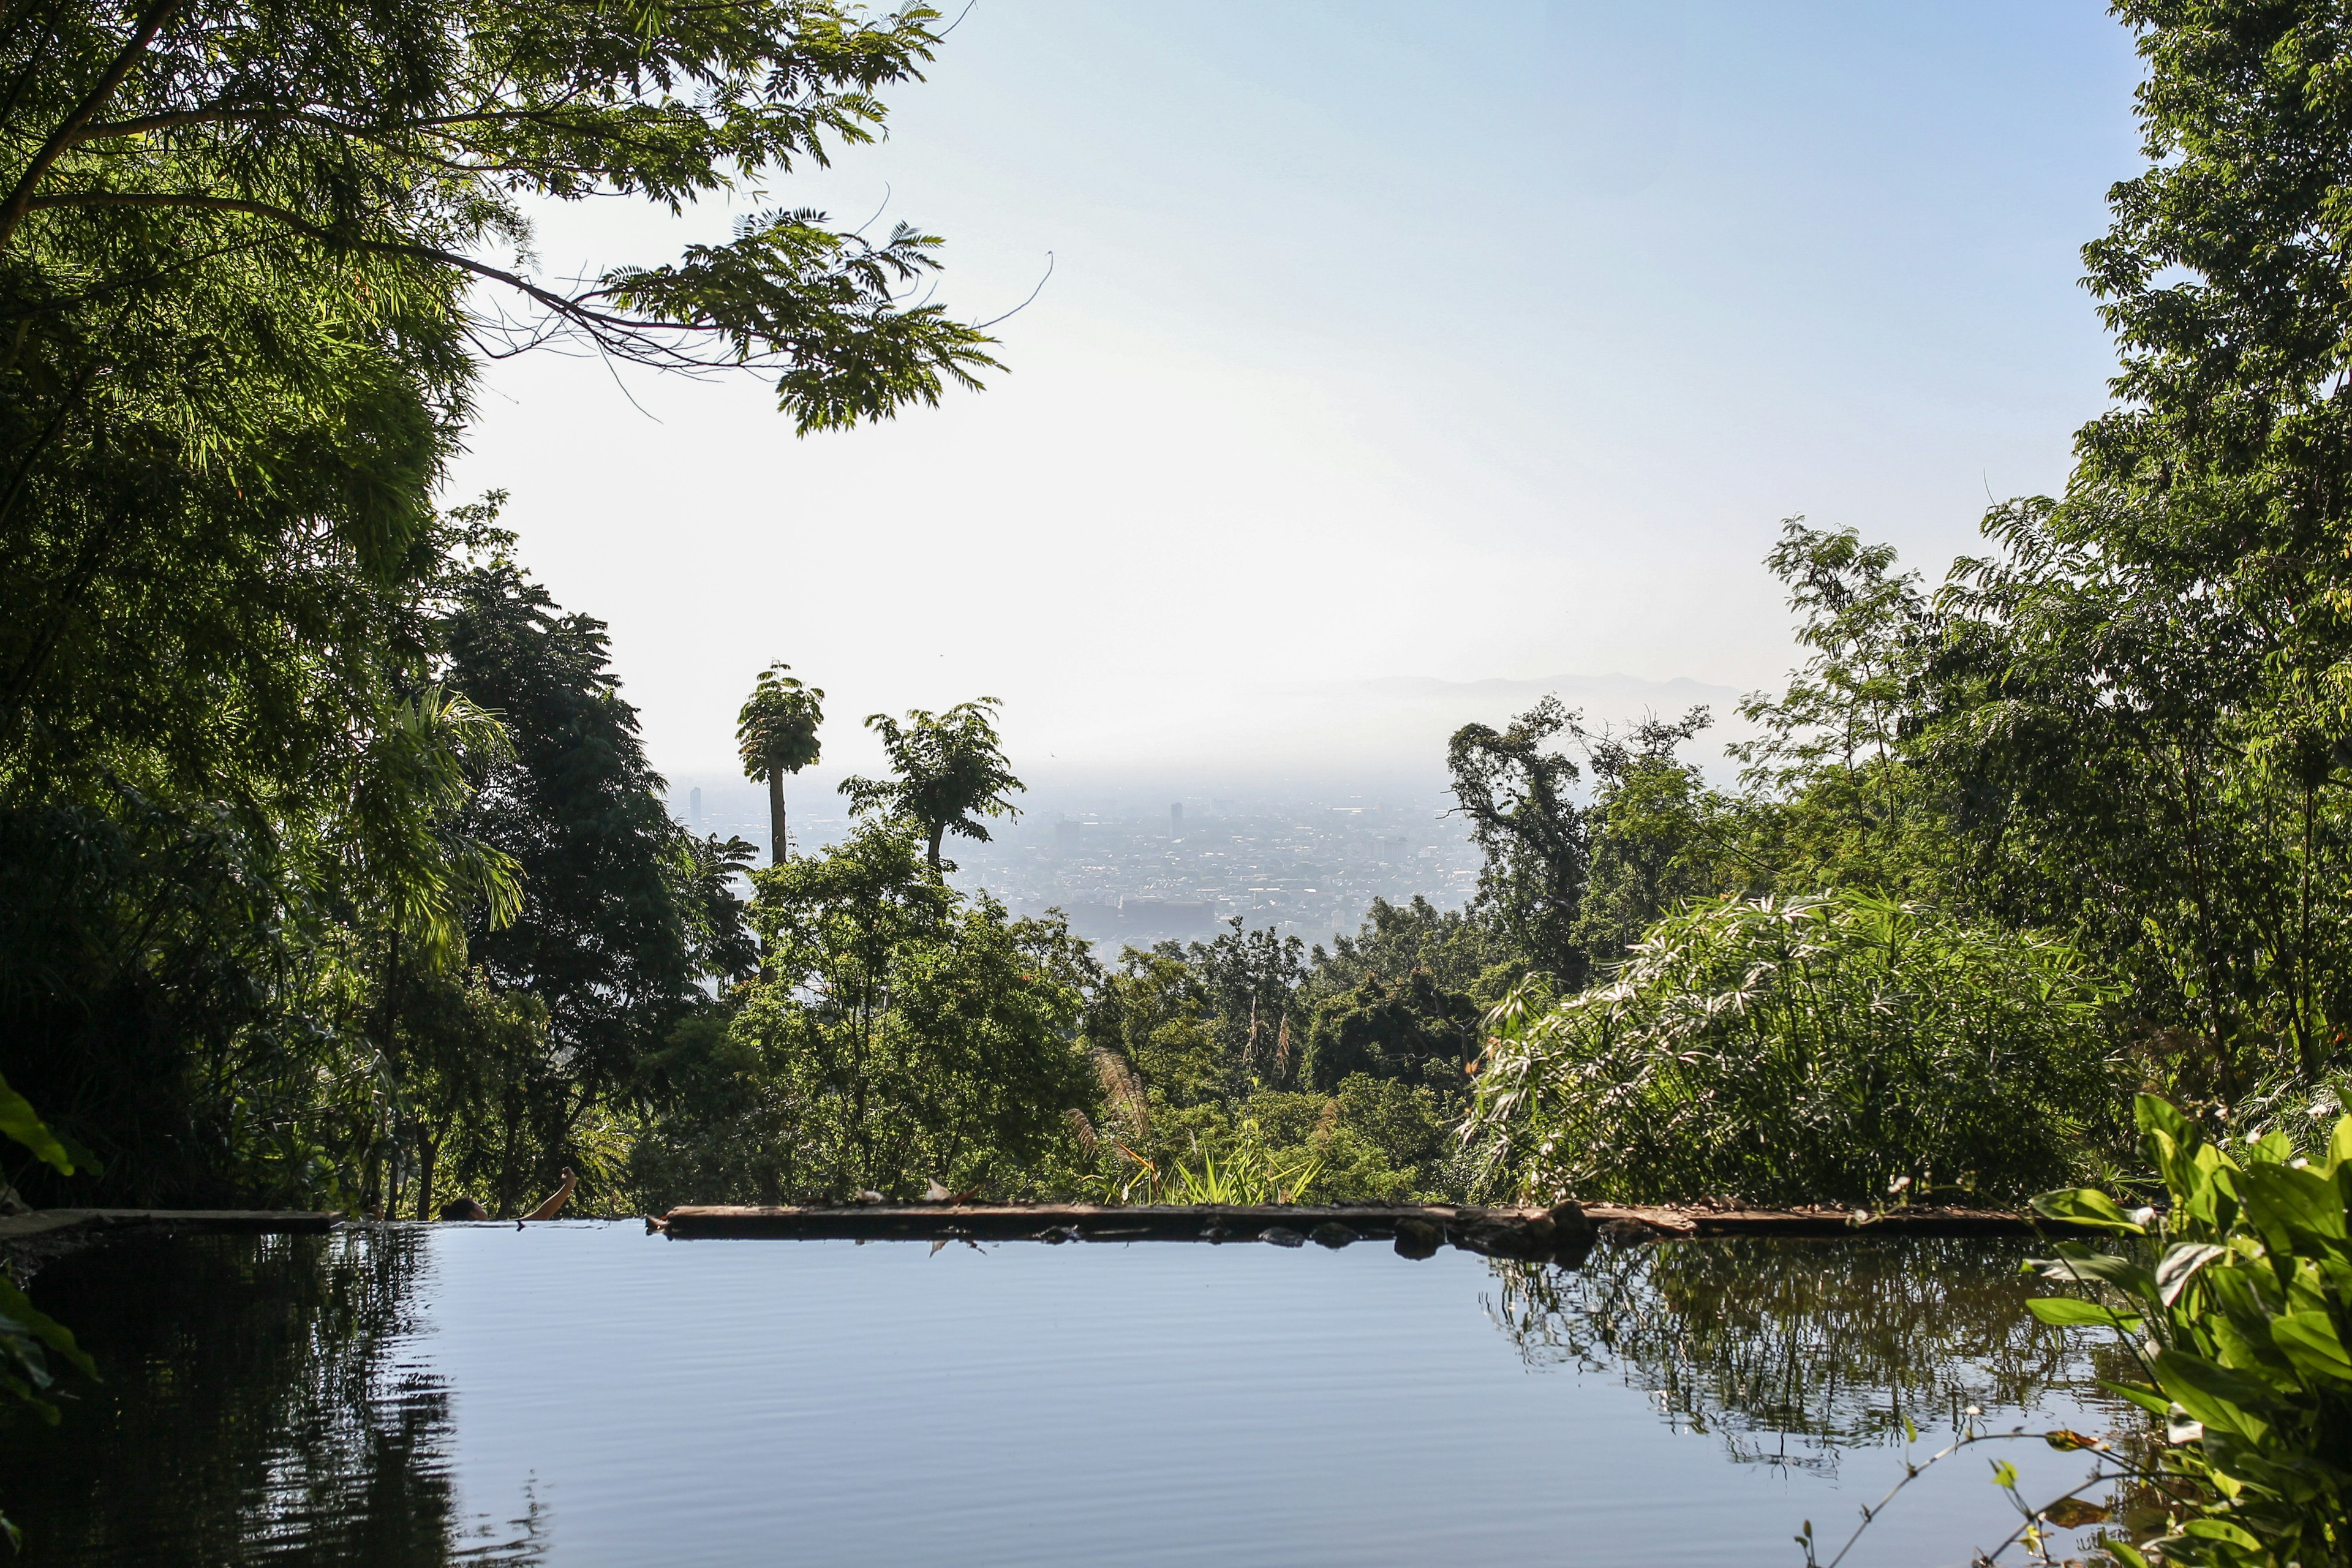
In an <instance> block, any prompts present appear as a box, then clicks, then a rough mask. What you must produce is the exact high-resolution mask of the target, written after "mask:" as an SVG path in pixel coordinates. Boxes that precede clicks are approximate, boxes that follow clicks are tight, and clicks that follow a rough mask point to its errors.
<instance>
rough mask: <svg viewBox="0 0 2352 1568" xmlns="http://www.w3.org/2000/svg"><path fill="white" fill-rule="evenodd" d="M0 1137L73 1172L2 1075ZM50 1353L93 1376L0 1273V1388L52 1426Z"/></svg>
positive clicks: (60, 1147)
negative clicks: (49, 1397)
mask: <svg viewBox="0 0 2352 1568" xmlns="http://www.w3.org/2000/svg"><path fill="white" fill-rule="evenodd" d="M0 1136H5V1137H6V1138H8V1139H9V1140H11V1141H12V1142H16V1143H21V1144H23V1145H24V1146H25V1147H26V1148H27V1149H29V1150H31V1151H32V1152H33V1153H34V1155H35V1157H36V1158H37V1159H38V1160H40V1162H41V1163H43V1164H45V1165H47V1166H49V1167H51V1168H52V1169H53V1170H55V1171H56V1172H57V1173H58V1174H59V1175H61V1176H70V1175H72V1174H73V1173H74V1162H73V1156H72V1154H71V1153H70V1152H68V1151H67V1149H66V1146H65V1145H64V1144H63V1143H61V1142H58V1137H57V1134H56V1133H54V1132H51V1131H49V1130H48V1128H47V1126H46V1125H44V1124H43V1123H42V1121H41V1118H40V1115H39V1113H38V1112H37V1111H35V1110H34V1109H33V1108H32V1106H31V1105H30V1104H29V1103H27V1102H26V1099H25V1097H24V1096H23V1095H21V1094H18V1093H17V1092H16V1090H15V1089H11V1088H9V1087H8V1080H7V1079H4V1078H0ZM50 1352H56V1353H57V1354H58V1355H59V1356H62V1357H63V1358H65V1360H66V1361H68V1362H69V1363H72V1364H73V1365H74V1366H75V1367H76V1368H78V1369H79V1370H80V1371H81V1372H82V1373H84V1374H86V1375H88V1376H89V1377H96V1376H97V1375H98V1367H97V1364H96V1363H93V1362H92V1361H91V1360H90V1359H89V1352H86V1351H84V1350H83V1349H82V1348H81V1347H80V1346H79V1345H78V1344H76V1343H74V1337H73V1331H72V1330H70V1329H68V1328H67V1327H66V1326H65V1325H64V1324H62V1323H59V1322H57V1321H54V1320H53V1319H51V1318H50V1317H49V1316H48V1315H47V1313H45V1312H43V1311H41V1310H40V1309H38V1308H37V1307H35V1306H34V1305H33V1303H32V1302H31V1300H28V1299H27V1298H26V1295H25V1292H24V1291H23V1290H22V1289H19V1288H18V1287H17V1284H16V1281H15V1280H14V1279H9V1278H8V1276H7V1274H6V1272H5V1271H0V1388H5V1389H6V1390H7V1391H8V1395H9V1397H10V1398H11V1399H12V1400H14V1401H15V1402H16V1404H18V1405H23V1406H25V1407H26V1408H27V1409H29V1410H31V1411H32V1412H33V1413H34V1414H36V1415H38V1416H40V1418H41V1419H42V1420H44V1421H47V1423H49V1424H50V1425H51V1426H55V1425H57V1421H58V1407H57V1406H56V1405H53V1404H51V1403H50V1402H49V1400H48V1399H47V1394H48V1391H49V1388H50V1387H51V1385H52V1384H55V1383H56V1382H57V1375H56V1373H52V1372H51V1371H50V1370H49V1354H50ZM0 1532H5V1534H6V1535H7V1537H8V1543H9V1544H10V1545H11V1546H15V1545H17V1544H19V1543H20V1539H21V1538H20V1534H19V1532H18V1531H17V1529H16V1525H14V1524H13V1523H11V1522H9V1520H8V1516H7V1515H5V1514H0Z"/></svg>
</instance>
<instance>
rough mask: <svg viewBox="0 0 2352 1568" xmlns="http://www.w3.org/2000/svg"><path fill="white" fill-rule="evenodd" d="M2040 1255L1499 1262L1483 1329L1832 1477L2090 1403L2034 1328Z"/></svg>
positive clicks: (1740, 1244)
mask: <svg viewBox="0 0 2352 1568" xmlns="http://www.w3.org/2000/svg"><path fill="white" fill-rule="evenodd" d="M2032 1251H2033V1244H2032V1243H2030V1242H2024V1241H2019V1242H1996V1241H1982V1240H1955V1239H1931V1238H1925V1237H1909V1238H1896V1237H1884V1238H1869V1239H1863V1238H1857V1239H1854V1240H1850V1241H1849V1240H1840V1241H1820V1242H1806V1241H1790V1240H1765V1239H1759V1238H1751V1237H1737V1238H1735V1237H1727V1238H1723V1239H1720V1240H1711V1241H1665V1242H1659V1243H1656V1244H1654V1245H1649V1246H1633V1247H1610V1246H1603V1247H1599V1248H1597V1249H1596V1250H1594V1251H1593V1252H1592V1254H1591V1256H1590V1257H1589V1258H1586V1259H1585V1260H1584V1262H1583V1263H1582V1265H1581V1266H1580V1267H1579V1268H1573V1269H1568V1268H1557V1267H1554V1266H1551V1265H1548V1264H1528V1263H1510V1262H1505V1261H1502V1260H1499V1259H1498V1260H1496V1262H1495V1263H1494V1271H1495V1279H1496V1289H1494V1290H1492V1291H1490V1292H1488V1293H1487V1294H1486V1296H1485V1298H1484V1299H1483V1300H1484V1303H1485V1305H1486V1311H1487V1315H1488V1316H1489V1317H1490V1318H1492V1319H1493V1320H1494V1321H1495V1323H1496V1326H1497V1327H1499V1328H1500V1329H1502V1330H1503V1331H1505V1332H1506V1333H1507V1334H1509V1335H1510V1336H1511V1338H1512V1340H1513V1341H1514V1342H1516V1343H1517V1346H1518V1350H1519V1354H1520V1355H1521V1356H1522V1357H1523V1358H1524V1359H1525V1360H1526V1361H1527V1362H1528V1364H1530V1365H1573V1366H1579V1367H1583V1368H1586V1369H1588V1370H1592V1371H1607V1372H1613V1373H1617V1374H1618V1375H1619V1376H1621V1377H1622V1378H1623V1380H1624V1382H1625V1383H1626V1384H1627V1385H1628V1386H1629V1387H1633V1388H1639V1389H1643V1390H1645V1391H1646V1392H1648V1394H1650V1396H1651V1398H1652V1399H1653V1400H1654V1402H1656V1403H1657V1404H1658V1405H1659V1406H1660V1407H1661V1410H1662V1413H1663V1414H1664V1416H1665V1418H1666V1419H1667V1420H1668V1421H1670V1422H1672V1423H1673V1424H1674V1425H1675V1426H1676V1427H1677V1428H1682V1427H1687V1428H1688V1429H1689V1430H1691V1431H1694V1432H1702V1433H1713V1434H1716V1435H1718V1436H1721V1437H1722V1438H1723V1440H1724V1444H1725V1446H1726V1447H1727V1449H1728V1450H1729V1453H1730V1456H1731V1458H1733V1459H1734V1460H1738V1461H1742V1462H1748V1463H1765V1464H1775V1465H1794V1466H1801V1467H1803V1468H1811V1469H1822V1470H1833V1469H1834V1468H1836V1463H1837V1455H1838V1452H1839V1450H1841V1449H1843V1448H1850V1447H1863V1446H1866V1445H1874V1444H1883V1443H1889V1442H1893V1443H1900V1442H1902V1441H1903V1418H1904V1417H1905V1416H1906V1415H1908V1416H1909V1417H1910V1418H1911V1420H1912V1422H1913V1423H1914V1424H1915V1425H1916V1426H1917V1427H1918V1428H1919V1429H1920V1430H1921V1431H1923V1432H1927V1431H1931V1430H1934V1429H1936V1428H1938V1427H1944V1428H1948V1427H1949V1426H1952V1425H1954V1424H1955V1423H1957V1421H1958V1418H1959V1416H1960V1415H1961V1413H1962V1412H1963V1411H1964V1410H1965V1409H1966V1407H1967V1406H1969V1405H1979V1406H1981V1407H1982V1408H1983V1409H1984V1410H1986V1411H1987V1412H1992V1413H1998V1412H2000V1411H2004V1410H2010V1409H2019V1408H2023V1409H2028V1410H2030V1409H2032V1408H2034V1407H2036V1406H2038V1405H2040V1404H2041V1403H2042V1401H2043V1399H2044V1398H2045V1397H2046V1396H2048V1395H2050V1394H2061V1393H2063V1394H2067V1395H2069V1396H2070V1397H2071V1398H2073V1399H2076V1400H2082V1399H2084V1398H2085V1396H2089V1397H2090V1398H2091V1399H2092V1400H2094V1401H2096V1402H2099V1403H2104V1401H2098V1400H2097V1396H2096V1395H2095V1392H2094V1391H2093V1390H2091V1388H2090V1386H2089V1382H2090V1378H2091V1376H2092V1375H2093V1373H2092V1371H2091V1366H2090V1358H2089V1356H2088V1354H2087V1353H2086V1352H2085V1351H2084V1349H2083V1347H2082V1346H2080V1345H2079V1344H2075V1343H2072V1342H2069V1340H2068V1338H2067V1336H2066V1334H2065V1332H2064V1331H2062V1330H2058V1329H2053V1328H2049V1327H2047V1326H2045V1325H2043V1324H2041V1323H2038V1322H2036V1321H2034V1320H2033V1319H2032V1318H2031V1317H2030V1316H2028V1315H2027V1313H2026V1310H2025V1301H2026V1299H2027V1298H2028V1297H2029V1296H2032V1295H2034V1294H2036V1293H2040V1292H2042V1287H2041V1285H2040V1282H2039V1281H2037V1280H2034V1279H2031V1278H2029V1277H2027V1276H2025V1275H2022V1274H2021V1273H2020V1271H2019V1265H2020V1264H2021V1262H2022V1261H2023V1259H2024V1258H2026V1257H2027V1256H2028V1255H2029V1254H2031V1253H2032Z"/></svg>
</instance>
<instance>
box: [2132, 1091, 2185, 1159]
mask: <svg viewBox="0 0 2352 1568" xmlns="http://www.w3.org/2000/svg"><path fill="white" fill-rule="evenodd" d="M2132 1120H2133V1121H2137V1123H2138V1124H2139V1130H2140V1131H2142V1132H2161V1133H2163V1134H2164V1135H2165V1136H2167V1137H2168V1138H2170V1139H2171V1140H2172V1142H2173V1143H2174V1144H2175V1146H2177V1147H2179V1148H2182V1149H2186V1148H2188V1147H2189V1145H2190V1144H2192V1143H2195V1142H2199V1141H2200V1135H2199V1133H2198V1131H2197V1124H2196V1123H2195V1122H2193V1121H2189V1118H2188V1117H2186V1116H2184V1115H2182V1114H2181V1112H2180V1108H2179V1107H2178V1106H2176V1105H2174V1104H2173V1103H2172V1101H2170V1100H2166V1099H2165V1098H2163V1097H2162V1096H2161V1095H2154V1094H2142V1095H2137V1096H2135V1097H2134V1098H2133V1100H2132Z"/></svg>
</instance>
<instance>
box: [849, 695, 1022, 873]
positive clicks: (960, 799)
mask: <svg viewBox="0 0 2352 1568" xmlns="http://www.w3.org/2000/svg"><path fill="white" fill-rule="evenodd" d="M1002 706H1003V704H1002V703H1000V702H999V701H998V700H996V699H995V698H993V697H982V698H980V699H977V700H974V701H971V702H959V703H957V704H956V705H955V706H954V707H952V708H950V709H949V710H947V711H946V712H944V713H932V712H929V711H928V710H924V709H921V708H917V709H913V710H909V711H908V714H907V723H906V726H905V727H904V728H903V729H902V728H900V726H899V724H898V721H897V720H895V719H893V718H891V717H890V716H889V715H887V714H886V713H875V714H870V715H868V716H867V718H866V728H867V729H869V730H871V731H874V732H875V733H876V734H877V735H879V736H880V737H881V738H882V750H883V752H885V753H886V754H887V755H888V757H889V759H890V766H891V768H892V770H893V771H895V772H896V773H898V777H897V778H895V779H890V780H887V781H886V780H878V779H866V778H848V779H844V780H842V781H841V793H842V794H844V795H847V796H848V797H849V800H850V812H851V814H852V815H853V816H866V815H869V814H880V815H882V816H897V817H902V818H904V819H905V820H907V821H908V822H911V823H913V824H914V825H915V826H917V827H918V828H919V830H920V831H921V832H922V834H923V836H924V837H925V839H926V840H927V844H926V848H925V858H926V859H927V860H929V863H930V868H931V869H932V871H933V872H934V873H937V872H941V871H952V870H954V869H955V866H954V864H953V863H952V862H950V861H943V860H941V859H940V839H941V837H943V836H944V835H946V834H950V833H952V834H954V835H955V836H956V837H959V838H970V839H973V840H975V841H977V842H979V843H982V844H985V843H987V842H988V828H987V826H985V825H984V824H983V823H982V821H981V820H980V819H981V818H982V817H994V816H1020V815H1021V813H1020V810H1019V808H1017V807H1016V806H1014V805H1013V799H1012V797H1013V795H1018V794H1019V793H1020V792H1021V781H1020V780H1019V779H1017V778H1014V777H1013V768H1012V764H1011V763H1008V762H1007V761H1006V760H1005V756H1004V749H1003V745H1002V744H1001V743H1000V742H998V739H997V734H996V710H997V709H998V708H1000V707H1002Z"/></svg>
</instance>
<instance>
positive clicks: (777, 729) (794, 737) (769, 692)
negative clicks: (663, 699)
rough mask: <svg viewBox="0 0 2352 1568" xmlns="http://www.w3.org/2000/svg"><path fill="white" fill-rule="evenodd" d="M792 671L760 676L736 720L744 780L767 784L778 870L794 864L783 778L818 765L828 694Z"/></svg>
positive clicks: (775, 668) (772, 855)
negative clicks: (819, 734) (786, 824)
mask: <svg viewBox="0 0 2352 1568" xmlns="http://www.w3.org/2000/svg"><path fill="white" fill-rule="evenodd" d="M790 668H792V666H791V665H789V664H785V663H783V662H782V661H781V660H779V661H778V662H777V663H774V664H772V665H770V666H768V668H765V669H763V670H761V672H760V679H758V681H756V682H755V683H754V684H753V685H752V687H751V697H750V698H749V699H748V700H745V702H744V704H743V710H742V711H741V712H740V713H738V714H737V715H736V716H735V746H736V750H737V751H739V752H740V753H741V754H742V757H743V776H744V777H745V778H748V779H751V780H753V781H755V782H756V781H758V780H761V779H765V780H766V781H767V784H768V844H769V849H768V858H769V861H770V863H771V864H772V865H777V866H781V865H782V864H783V863H784V862H785V860H787V859H788V858H791V846H790V844H789V842H788V841H787V839H786V837H785V835H784V775H785V774H786V773H798V772H800V771H801V770H802V769H803V768H805V767H808V766H810V765H812V764H813V763H815V762H816V761H817V758H818V756H819V754H820V753H821V752H822V750H823V745H822V742H819V741H818V740H817V738H816V731H817V727H818V726H819V725H821V724H823V723H824V692H822V691H820V690H818V689H816V688H815V687H814V686H807V685H803V683H802V682H801V681H800V680H799V679H797V678H795V677H793V676H790V675H786V674H785V673H784V671H786V670H788V669H790ZM868 722H871V721H868Z"/></svg>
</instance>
